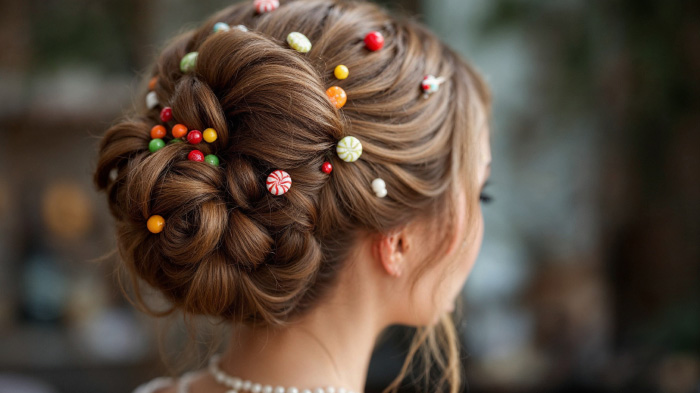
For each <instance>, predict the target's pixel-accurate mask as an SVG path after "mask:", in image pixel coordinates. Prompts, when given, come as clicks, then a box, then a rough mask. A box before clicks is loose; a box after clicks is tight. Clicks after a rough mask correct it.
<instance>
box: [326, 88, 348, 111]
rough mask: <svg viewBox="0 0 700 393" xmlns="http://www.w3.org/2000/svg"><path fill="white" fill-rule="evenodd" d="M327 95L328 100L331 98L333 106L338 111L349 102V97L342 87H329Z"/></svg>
mask: <svg viewBox="0 0 700 393" xmlns="http://www.w3.org/2000/svg"><path fill="white" fill-rule="evenodd" d="M326 95H327V96H328V98H330V100H331V103H332V104H333V106H335V107H336V108H338V109H340V108H342V107H343V105H345V103H346V102H347V101H348V95H347V94H345V90H343V89H342V88H341V87H340V86H331V87H329V88H328V90H326Z"/></svg>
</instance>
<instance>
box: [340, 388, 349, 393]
mask: <svg viewBox="0 0 700 393" xmlns="http://www.w3.org/2000/svg"><path fill="white" fill-rule="evenodd" d="M346 392H347V391H346V390H345V388H340V389H338V393H346Z"/></svg>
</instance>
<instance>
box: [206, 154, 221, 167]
mask: <svg viewBox="0 0 700 393" xmlns="http://www.w3.org/2000/svg"><path fill="white" fill-rule="evenodd" d="M204 161H206V163H207V164H209V165H213V166H219V157H217V156H215V155H213V154H207V155H206V156H204Z"/></svg>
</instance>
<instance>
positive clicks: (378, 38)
mask: <svg viewBox="0 0 700 393" xmlns="http://www.w3.org/2000/svg"><path fill="white" fill-rule="evenodd" d="M365 47H366V48H367V49H369V50H371V51H372V52H376V51H378V50H380V49H382V48H383V47H384V36H383V35H382V33H380V32H378V31H370V32H369V33H367V35H366V36H365Z"/></svg>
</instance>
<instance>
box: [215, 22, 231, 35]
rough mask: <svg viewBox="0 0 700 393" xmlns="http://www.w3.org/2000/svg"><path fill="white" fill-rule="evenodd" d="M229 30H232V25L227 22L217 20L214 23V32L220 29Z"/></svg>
mask: <svg viewBox="0 0 700 393" xmlns="http://www.w3.org/2000/svg"><path fill="white" fill-rule="evenodd" d="M229 30H231V26H229V25H228V24H227V23H224V22H216V23H215V24H214V33H218V32H220V31H229Z"/></svg>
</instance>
